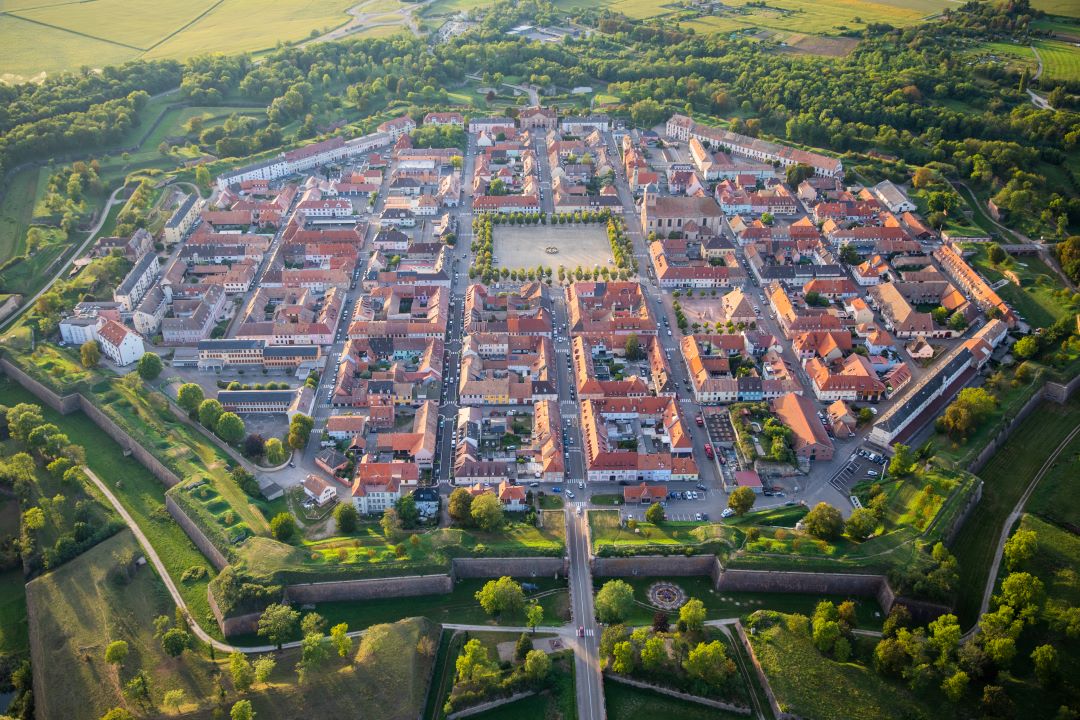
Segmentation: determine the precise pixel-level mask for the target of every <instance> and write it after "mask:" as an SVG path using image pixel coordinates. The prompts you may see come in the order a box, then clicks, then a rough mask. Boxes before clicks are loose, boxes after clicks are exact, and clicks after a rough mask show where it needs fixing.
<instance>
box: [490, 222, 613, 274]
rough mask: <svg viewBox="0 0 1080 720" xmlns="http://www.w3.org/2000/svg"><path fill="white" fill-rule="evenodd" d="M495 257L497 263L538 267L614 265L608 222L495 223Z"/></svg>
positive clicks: (507, 265) (569, 268)
mask: <svg viewBox="0 0 1080 720" xmlns="http://www.w3.org/2000/svg"><path fill="white" fill-rule="evenodd" d="M493 242H494V252H493V255H494V257H496V258H498V262H494V261H493V262H492V264H493V265H495V266H497V267H504V268H509V269H511V270H513V269H517V268H535V267H536V266H537V265H543V266H545V267H549V268H552V269H553V270H556V269H558V267H559V266H560V265H562V266H563V267H565V268H566V269H567V270H573V269H574V268H576V267H577V266H578V265H580V266H581V267H582V269H592V268H593V267H594V266H596V265H599V266H600V267H605V266H606V267H608V268H609V269H614V268H615V266H614V264H612V263H611V262H610V260H611V245H610V244H609V243H608V238H607V226H606V225H604V224H603V223H593V224H591V225H524V226H521V225H515V226H506V225H496V226H495V228H494V237H493Z"/></svg>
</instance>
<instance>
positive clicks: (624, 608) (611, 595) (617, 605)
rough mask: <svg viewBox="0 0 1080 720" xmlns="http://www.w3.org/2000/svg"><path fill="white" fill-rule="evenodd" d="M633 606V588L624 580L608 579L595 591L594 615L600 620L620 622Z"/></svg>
mask: <svg viewBox="0 0 1080 720" xmlns="http://www.w3.org/2000/svg"><path fill="white" fill-rule="evenodd" d="M633 607H634V589H633V588H632V587H630V584H629V583H627V582H626V581H624V580H608V581H607V582H606V583H604V586H603V587H602V588H600V592H598V593H596V616H597V617H598V618H600V621H601V622H604V623H617V622H621V621H622V620H623V619H625V618H626V616H627V615H629V614H630V611H631V610H632V609H633Z"/></svg>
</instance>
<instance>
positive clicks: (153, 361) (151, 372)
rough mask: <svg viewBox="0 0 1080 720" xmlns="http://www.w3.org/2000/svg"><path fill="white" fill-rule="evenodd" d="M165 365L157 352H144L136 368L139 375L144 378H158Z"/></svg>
mask: <svg viewBox="0 0 1080 720" xmlns="http://www.w3.org/2000/svg"><path fill="white" fill-rule="evenodd" d="M163 367H164V365H162V364H161V358H160V357H158V356H157V353H152V352H148V353H143V356H142V357H141V358H139V362H138V364H137V365H136V366H135V368H136V369H137V370H138V371H139V377H141V378H142V379H143V380H156V379H157V376H158V375H160V374H161V370H162V368H163Z"/></svg>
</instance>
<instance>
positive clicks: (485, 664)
mask: <svg viewBox="0 0 1080 720" xmlns="http://www.w3.org/2000/svg"><path fill="white" fill-rule="evenodd" d="M454 669H455V670H456V671H457V679H458V682H460V683H464V684H476V685H481V686H483V685H487V684H488V683H489V682H491V681H493V680H494V679H495V677H496V675H497V674H498V672H499V667H498V665H496V664H495V663H494V662H492V660H491V658H489V657H488V651H487V648H486V647H484V645H483V643H481V642H480V641H479V640H476V639H475V638H474V639H472V640H470V641H469V642H467V643H465V647H463V648H462V650H461V654H460V655H458V658H457V660H456V661H455V663H454Z"/></svg>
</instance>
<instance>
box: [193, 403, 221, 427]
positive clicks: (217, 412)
mask: <svg viewBox="0 0 1080 720" xmlns="http://www.w3.org/2000/svg"><path fill="white" fill-rule="evenodd" d="M223 412H225V409H224V408H223V407H221V403H219V402H218V401H217V400H214V399H212V398H211V399H208V400H203V401H202V402H201V403H199V422H200V423H201V424H202V426H203V427H206V428H210V429H213V428H215V427H217V421H218V418H219V417H221V414H222V413H223Z"/></svg>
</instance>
